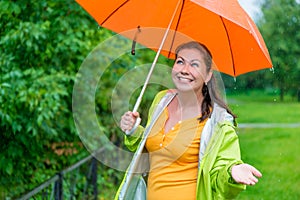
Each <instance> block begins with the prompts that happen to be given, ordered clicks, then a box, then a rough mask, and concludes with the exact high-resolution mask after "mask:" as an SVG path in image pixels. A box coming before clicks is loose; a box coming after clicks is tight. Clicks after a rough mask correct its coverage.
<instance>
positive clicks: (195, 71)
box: [172, 48, 212, 92]
mask: <svg viewBox="0 0 300 200" xmlns="http://www.w3.org/2000/svg"><path fill="white" fill-rule="evenodd" d="M206 68H207V67H206V65H205V62H204V59H203V55H202V54H201V52H200V51H199V50H197V49H194V48H193V49H182V50H180V51H179V52H178V54H177V59H176V60H175V63H174V65H173V69H172V79H173V82H174V84H175V86H176V88H177V89H178V90H179V91H183V92H184V91H192V90H193V91H195V92H199V91H200V92H201V89H202V86H203V84H204V82H208V81H209V80H210V78H211V75H212V72H207V69H206Z"/></svg>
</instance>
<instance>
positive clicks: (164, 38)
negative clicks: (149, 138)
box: [126, 0, 180, 135]
mask: <svg viewBox="0 0 300 200" xmlns="http://www.w3.org/2000/svg"><path fill="white" fill-rule="evenodd" d="M179 5H180V0H179V1H178V3H177V5H176V9H175V11H174V13H173V16H172V18H171V20H170V22H169V25H168V27H167V30H166V32H165V34H164V37H163V38H162V41H161V43H160V46H159V48H158V50H157V52H156V55H155V58H154V60H153V62H152V65H151V68H150V70H149V72H148V75H147V78H146V80H145V83H144V85H143V88H142V91H141V92H140V95H139V97H138V99H137V101H136V102H135V105H134V108H133V111H132V112H136V111H137V110H138V108H139V106H140V104H141V101H142V98H143V95H144V93H145V90H146V87H147V85H148V83H149V80H150V77H151V75H152V72H153V70H154V67H155V65H156V63H157V60H158V57H159V54H160V52H161V50H162V48H163V45H164V43H165V41H166V39H167V36H168V33H169V30H170V28H171V25H172V23H173V20H174V18H175V15H176V12H177V10H178V7H179ZM140 122H141V119H139V118H137V120H136V122H135V125H134V127H133V128H132V129H131V130H130V131H126V135H131V134H132V133H133V132H134V131H135V129H136V128H137V127H138V125H139V124H140ZM127 132H128V133H127Z"/></svg>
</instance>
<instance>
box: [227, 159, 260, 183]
mask: <svg viewBox="0 0 300 200" xmlns="http://www.w3.org/2000/svg"><path fill="white" fill-rule="evenodd" d="M231 176H232V178H233V180H235V182H237V183H242V184H245V185H255V184H256V183H257V182H258V178H260V177H262V174H261V173H260V171H258V170H257V169H256V168H255V167H253V166H251V165H249V164H240V165H234V166H233V167H232V168H231Z"/></svg>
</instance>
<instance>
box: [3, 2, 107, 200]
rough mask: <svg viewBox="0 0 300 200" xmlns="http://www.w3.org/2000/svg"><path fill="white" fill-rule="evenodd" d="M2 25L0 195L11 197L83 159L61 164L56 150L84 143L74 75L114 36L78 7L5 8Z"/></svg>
mask: <svg viewBox="0 0 300 200" xmlns="http://www.w3.org/2000/svg"><path fill="white" fill-rule="evenodd" d="M0 21H1V23H0V46H1V48H0V131H1V142H0V148H1V150H0V176H1V179H0V180H1V181H0V185H1V187H2V188H1V187H0V192H1V190H5V191H4V192H6V193H8V194H9V195H10V196H12V197H13V196H15V195H20V194H21V193H22V192H24V191H26V190H28V189H32V188H33V187H35V186H36V185H38V184H40V183H41V182H42V181H44V180H45V178H46V177H47V175H48V177H49V175H50V176H52V175H54V172H56V171H59V170H61V169H62V168H63V167H65V166H66V165H70V163H73V162H74V161H75V160H74V159H78V158H73V160H72V159H71V158H67V159H66V158H64V157H63V156H57V155H56V154H54V153H53V151H52V150H51V145H52V144H53V143H55V142H74V143H76V142H79V141H80V140H79V137H78V136H77V133H76V130H75V126H74V121H73V117H72V89H73V84H74V79H75V74H76V72H77V70H78V68H79V67H80V65H81V63H82V61H83V60H84V58H85V56H86V55H87V54H88V52H89V51H90V50H91V49H93V48H94V46H95V45H96V44H97V43H99V42H100V41H101V40H103V39H105V38H106V37H108V36H110V35H111V33H109V32H108V31H99V29H98V26H97V24H96V22H95V21H94V20H93V19H92V18H91V17H90V16H89V15H88V14H87V13H86V12H85V11H84V10H83V9H82V8H81V7H80V6H79V5H78V4H77V3H76V2H75V1H73V0H67V1H46V0H42V1H25V0H20V1H8V0H4V1H0ZM1 193H2V192H1Z"/></svg>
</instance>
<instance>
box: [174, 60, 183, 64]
mask: <svg viewBox="0 0 300 200" xmlns="http://www.w3.org/2000/svg"><path fill="white" fill-rule="evenodd" d="M176 64H179V65H182V64H184V62H183V60H181V59H178V60H176Z"/></svg>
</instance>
